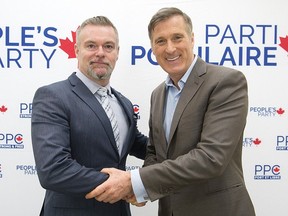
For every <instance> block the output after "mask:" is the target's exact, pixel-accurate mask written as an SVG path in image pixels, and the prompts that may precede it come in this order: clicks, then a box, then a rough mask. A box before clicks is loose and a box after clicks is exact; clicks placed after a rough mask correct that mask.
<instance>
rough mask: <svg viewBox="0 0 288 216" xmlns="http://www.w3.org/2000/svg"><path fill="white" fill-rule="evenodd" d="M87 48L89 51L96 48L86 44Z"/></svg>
mask: <svg viewBox="0 0 288 216" xmlns="http://www.w3.org/2000/svg"><path fill="white" fill-rule="evenodd" d="M87 48H88V49H89V50H95V49H96V48H97V47H96V46H95V45H94V44H88V45H87Z"/></svg>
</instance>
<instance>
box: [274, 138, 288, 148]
mask: <svg viewBox="0 0 288 216" xmlns="http://www.w3.org/2000/svg"><path fill="white" fill-rule="evenodd" d="M276 142H277V143H276V150H277V151H288V136H277V141H276Z"/></svg>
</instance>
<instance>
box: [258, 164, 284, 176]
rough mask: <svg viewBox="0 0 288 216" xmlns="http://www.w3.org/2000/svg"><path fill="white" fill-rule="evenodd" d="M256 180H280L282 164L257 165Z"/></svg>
mask: <svg viewBox="0 0 288 216" xmlns="http://www.w3.org/2000/svg"><path fill="white" fill-rule="evenodd" d="M254 179H255V180H280V179H281V175H280V166H279V165H270V164H265V165H260V164H257V165H255V175H254Z"/></svg>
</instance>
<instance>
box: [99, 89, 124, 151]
mask: <svg viewBox="0 0 288 216" xmlns="http://www.w3.org/2000/svg"><path fill="white" fill-rule="evenodd" d="M97 94H98V95H99V96H100V103H101V105H102V107H103V108H104V110H105V112H106V114H107V116H108V118H109V120H110V122H111V126H112V129H113V133H114V138H115V141H116V144H117V149H118V152H119V136H120V131H119V127H118V123H117V119H116V116H115V113H114V112H113V110H112V107H111V104H110V102H109V98H108V94H107V89H106V88H104V87H101V88H99V89H98V90H97Z"/></svg>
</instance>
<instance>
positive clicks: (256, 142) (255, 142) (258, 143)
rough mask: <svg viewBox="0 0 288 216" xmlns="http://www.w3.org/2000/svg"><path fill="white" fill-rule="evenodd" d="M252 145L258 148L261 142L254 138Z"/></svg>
mask: <svg viewBox="0 0 288 216" xmlns="http://www.w3.org/2000/svg"><path fill="white" fill-rule="evenodd" d="M253 143H254V145H256V146H258V145H260V143H261V140H260V139H258V138H256V139H255V140H253Z"/></svg>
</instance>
